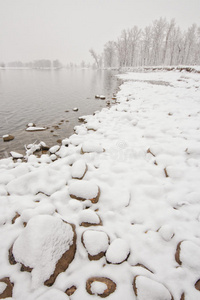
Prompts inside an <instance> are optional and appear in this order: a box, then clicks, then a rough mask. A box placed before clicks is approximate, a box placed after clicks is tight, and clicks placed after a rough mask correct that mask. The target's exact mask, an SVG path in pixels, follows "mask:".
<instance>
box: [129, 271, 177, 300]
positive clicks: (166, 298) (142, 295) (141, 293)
mask: <svg viewBox="0 0 200 300" xmlns="http://www.w3.org/2000/svg"><path fill="white" fill-rule="evenodd" d="M134 291H135V293H136V296H137V300H147V299H148V300H161V299H162V300H171V299H172V296H171V294H170V292H169V291H168V289H167V288H166V287H165V286H164V285H162V284H161V283H159V282H156V281H154V280H152V279H150V278H147V277H145V276H136V278H135V280H134Z"/></svg>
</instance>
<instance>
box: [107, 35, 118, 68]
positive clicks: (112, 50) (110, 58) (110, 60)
mask: <svg viewBox="0 0 200 300" xmlns="http://www.w3.org/2000/svg"><path fill="white" fill-rule="evenodd" d="M115 58H116V44H115V42H113V41H109V42H108V43H106V44H105V46H104V66H105V67H108V68H112V67H114V66H115V65H116V59H115Z"/></svg>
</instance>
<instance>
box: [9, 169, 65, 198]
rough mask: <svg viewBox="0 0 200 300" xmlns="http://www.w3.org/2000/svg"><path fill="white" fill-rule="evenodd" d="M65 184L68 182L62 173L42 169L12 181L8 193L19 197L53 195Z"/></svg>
mask: <svg viewBox="0 0 200 300" xmlns="http://www.w3.org/2000/svg"><path fill="white" fill-rule="evenodd" d="M65 184H66V180H65V179H64V178H63V175H62V173H60V172H58V171H55V170H52V169H50V168H41V169H40V170H36V171H32V172H31V173H28V174H25V175H22V176H20V177H18V178H16V179H13V180H11V181H10V182H9V183H8V184H7V191H8V192H9V193H10V194H17V195H26V194H36V193H38V192H43V193H45V194H47V195H51V194H52V193H54V192H55V191H57V190H59V189H60V188H61V187H62V186H64V185H65Z"/></svg>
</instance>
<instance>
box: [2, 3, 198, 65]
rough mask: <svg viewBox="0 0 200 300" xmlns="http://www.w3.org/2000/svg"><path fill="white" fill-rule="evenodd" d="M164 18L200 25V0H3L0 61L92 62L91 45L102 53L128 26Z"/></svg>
mask: <svg viewBox="0 0 200 300" xmlns="http://www.w3.org/2000/svg"><path fill="white" fill-rule="evenodd" d="M160 17H166V19H167V20H168V21H170V20H171V19H172V18H175V20H176V24H177V25H178V26H180V28H181V29H182V30H184V29H187V28H188V27H189V26H191V25H192V24H193V23H196V24H197V25H198V26H200V0H0V62H1V61H4V62H8V61H14V60H21V61H23V62H25V61H31V60H34V59H40V58H47V59H56V58H58V59H60V60H61V61H62V62H63V63H68V62H71V61H72V62H76V63H80V62H81V61H82V60H84V61H86V62H91V61H92V59H91V57H90V54H89V49H90V48H91V47H92V48H94V49H95V50H96V51H97V52H99V53H101V52H102V51H103V46H104V44H105V43H106V42H107V41H109V40H115V39H116V38H117V37H118V36H119V35H120V33H121V31H122V30H123V29H127V28H131V27H133V26H134V25H137V26H138V27H139V28H144V27H145V26H148V25H150V24H151V23H152V21H154V20H155V19H159V18H160Z"/></svg>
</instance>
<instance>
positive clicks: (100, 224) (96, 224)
mask: <svg viewBox="0 0 200 300" xmlns="http://www.w3.org/2000/svg"><path fill="white" fill-rule="evenodd" d="M98 217H99V216H98ZM80 226H83V227H90V226H102V220H101V219H100V218H99V223H88V222H82V223H81V224H80Z"/></svg>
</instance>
